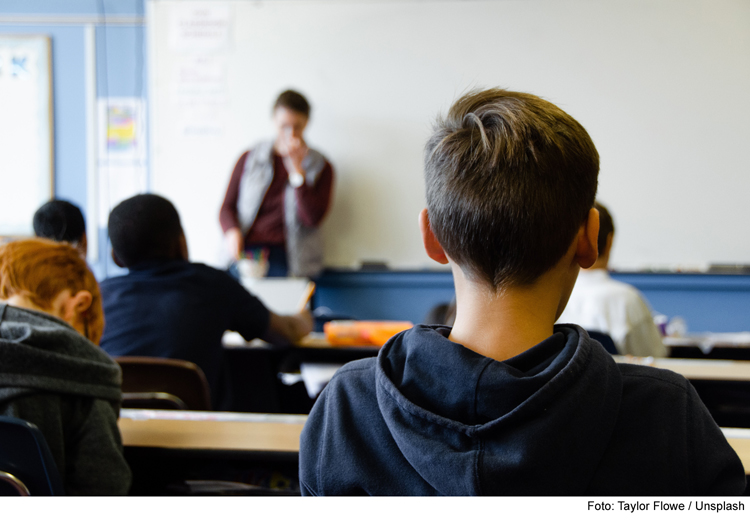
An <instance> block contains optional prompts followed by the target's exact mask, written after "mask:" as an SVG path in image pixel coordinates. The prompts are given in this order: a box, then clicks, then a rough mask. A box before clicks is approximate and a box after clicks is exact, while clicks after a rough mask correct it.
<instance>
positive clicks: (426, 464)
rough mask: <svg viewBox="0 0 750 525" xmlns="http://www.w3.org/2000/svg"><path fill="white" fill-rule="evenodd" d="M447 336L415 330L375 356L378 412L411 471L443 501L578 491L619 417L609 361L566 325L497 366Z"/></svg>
mask: <svg viewBox="0 0 750 525" xmlns="http://www.w3.org/2000/svg"><path fill="white" fill-rule="evenodd" d="M448 335H450V329H449V328H446V327H437V328H436V327H428V326H423V325H418V326H416V327H414V328H413V329H412V330H408V331H406V332H402V333H401V334H398V335H397V336H395V337H394V338H392V339H391V340H390V341H389V342H388V343H386V345H385V346H384V347H383V349H382V350H381V352H380V354H379V355H378V358H377V367H376V372H375V373H376V393H377V402H378V407H379V409H380V411H381V414H382V416H383V418H384V420H385V424H386V425H387V427H388V429H389V431H390V432H391V434H392V436H393V438H394V440H395V441H396V444H397V446H398V447H399V449H400V451H401V453H402V454H403V455H404V457H405V458H406V459H407V460H408V461H409V463H410V464H411V465H412V467H413V468H414V469H415V471H416V472H418V474H419V475H420V476H421V477H422V478H423V479H424V480H425V481H426V482H427V483H429V484H430V485H431V486H432V487H434V488H435V490H436V491H437V492H439V493H442V494H446V495H449V494H509V495H512V494H529V493H536V494H572V493H578V494H581V493H585V492H586V489H587V486H588V480H590V479H591V477H592V476H593V474H594V472H595V471H596V469H597V466H598V464H599V461H600V459H601V457H602V455H603V454H604V452H605V450H606V448H607V446H608V443H609V441H610V439H611V437H612V433H613V430H614V426H615V423H616V420H617V415H618V412H619V407H620V399H621V395H622V383H621V376H620V373H619V371H618V370H617V365H616V364H615V362H614V361H613V360H612V358H611V357H610V356H609V355H608V354H606V353H605V352H603V351H601V349H600V348H596V344H597V343H595V342H593V341H592V340H591V339H589V336H588V334H587V333H586V332H585V331H584V330H583V329H582V328H580V327H578V326H575V325H557V326H556V327H555V333H554V335H553V336H552V337H550V338H548V339H546V340H545V341H543V342H541V343H540V344H538V345H536V346H535V347H533V348H531V349H529V350H527V351H526V352H523V353H522V354H519V355H518V356H515V357H513V358H512V359H509V360H506V361H502V362H500V361H495V360H494V359H490V358H488V357H484V356H482V355H480V354H477V353H475V352H473V351H471V350H469V349H467V348H465V347H464V346H462V345H460V344H457V343H453V342H452V341H450V340H449V339H448ZM438 354H439V358H437V357H436V356H437V355H438ZM580 428H586V429H591V430H590V431H588V432H585V433H581V432H578V431H577V430H576V429H580Z"/></svg>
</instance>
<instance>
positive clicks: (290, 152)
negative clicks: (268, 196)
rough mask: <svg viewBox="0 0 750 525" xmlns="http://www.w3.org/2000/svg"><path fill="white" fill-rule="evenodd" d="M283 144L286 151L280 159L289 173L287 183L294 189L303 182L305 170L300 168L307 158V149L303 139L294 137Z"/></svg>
mask: <svg viewBox="0 0 750 525" xmlns="http://www.w3.org/2000/svg"><path fill="white" fill-rule="evenodd" d="M285 143H286V144H285V146H286V148H285V149H286V151H285V152H284V153H283V154H282V159H283V160H284V167H285V168H286V171H287V173H289V182H291V184H292V186H294V187H295V188H296V187H299V186H301V185H302V183H303V182H304V177H305V170H304V169H303V168H302V161H304V160H305V157H306V156H307V151H308V147H307V144H305V140H304V139H303V138H298V137H294V136H292V137H289V138H288V139H286V140H285Z"/></svg>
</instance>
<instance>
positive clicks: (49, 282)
mask: <svg viewBox="0 0 750 525" xmlns="http://www.w3.org/2000/svg"><path fill="white" fill-rule="evenodd" d="M65 290H70V292H71V293H72V294H76V293H78V292H80V291H81V290H86V291H88V292H90V293H91V306H89V309H88V310H87V311H86V312H85V313H84V314H83V317H84V319H85V321H86V332H87V335H86V336H87V337H88V338H89V339H90V340H91V341H93V342H94V343H95V344H99V339H100V338H101V336H102V332H103V331H104V312H103V310H102V300H101V294H100V293H99V284H98V283H97V282H96V278H95V277H94V274H93V273H91V270H90V269H89V267H88V266H87V265H86V261H84V260H83V259H82V258H81V256H80V254H79V253H78V251H77V250H76V249H75V248H74V247H72V246H70V245H69V244H67V243H59V242H55V241H51V240H49V239H21V240H18V241H13V242H9V243H8V244H5V245H3V246H0V300H3V301H5V300H7V299H9V298H10V297H12V296H14V295H21V296H23V297H25V298H26V299H28V300H30V301H31V302H33V303H34V304H36V305H37V306H39V307H41V308H44V309H49V308H51V307H52V303H53V301H54V299H55V298H56V297H57V296H58V295H59V294H60V293H61V292H63V291H65Z"/></svg>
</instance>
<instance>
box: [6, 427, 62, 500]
mask: <svg viewBox="0 0 750 525" xmlns="http://www.w3.org/2000/svg"><path fill="white" fill-rule="evenodd" d="M63 494H64V491H63V484H62V479H61V478H60V473H59V472H58V470H57V465H56V464H55V460H54V458H53V457H52V452H50V449H49V446H48V445H47V441H46V440H45V439H44V436H43V435H42V432H41V430H39V428H38V427H37V426H36V425H34V424H33V423H29V422H28V421H24V420H23V419H18V418H15V417H6V416H0V495H3V496H9V495H20V496H60V495H63Z"/></svg>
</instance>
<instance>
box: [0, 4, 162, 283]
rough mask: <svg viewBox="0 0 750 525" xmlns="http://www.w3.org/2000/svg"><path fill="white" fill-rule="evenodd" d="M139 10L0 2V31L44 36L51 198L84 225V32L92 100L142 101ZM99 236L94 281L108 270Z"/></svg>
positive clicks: (143, 82) (143, 52)
mask: <svg viewBox="0 0 750 525" xmlns="http://www.w3.org/2000/svg"><path fill="white" fill-rule="evenodd" d="M144 9H145V1H144V0H65V1H60V0H3V1H2V2H0V33H12V34H44V35H48V36H50V37H51V40H52V68H53V90H54V98H53V104H54V154H55V196H56V197H57V198H60V199H66V200H69V201H71V202H73V203H75V204H77V205H78V206H80V207H81V209H82V210H83V211H84V214H85V215H86V218H87V220H89V221H91V220H95V219H96V217H92V216H91V214H90V213H89V209H88V195H87V153H86V146H87V144H86V111H87V107H86V98H85V96H86V77H85V56H86V49H85V27H86V25H87V24H93V25H94V26H95V28H96V51H95V52H96V73H97V79H96V80H97V82H96V84H97V93H96V95H97V97H144V98H145V97H147V92H146V85H147V76H146V75H147V68H146V56H147V52H146V40H145V26H144V23H143V18H142V17H143V16H144ZM123 17H125V18H126V19H123ZM107 19H109V20H107ZM128 20H130V22H129V23H125V24H123V22H128ZM103 21H104V22H103ZM105 22H106V23H105ZM29 221H31V217H29ZM99 238H100V246H99V252H98V255H99V257H98V258H99V261H98V262H97V263H95V264H94V265H92V266H93V268H94V272H95V273H96V274H97V277H98V278H102V277H104V275H106V274H107V273H111V272H112V271H111V260H110V259H109V255H108V254H109V249H108V247H107V245H106V230H105V229H102V230H100V235H99ZM101 241H105V242H101ZM108 262H109V264H107V263H108ZM108 266H109V268H110V269H109V270H108Z"/></svg>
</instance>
